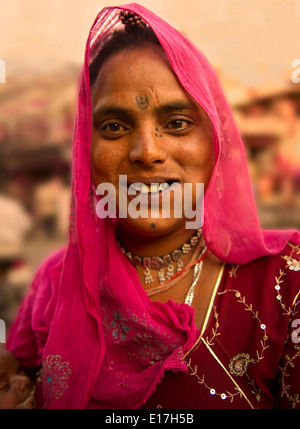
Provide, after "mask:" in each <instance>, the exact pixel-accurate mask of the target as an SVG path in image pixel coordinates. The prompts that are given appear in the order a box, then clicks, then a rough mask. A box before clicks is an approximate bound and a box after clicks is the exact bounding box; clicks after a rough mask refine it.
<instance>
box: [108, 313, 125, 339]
mask: <svg viewBox="0 0 300 429" xmlns="http://www.w3.org/2000/svg"><path fill="white" fill-rule="evenodd" d="M110 327H111V328H112V329H113V331H112V336H113V338H114V339H120V340H121V341H125V340H126V334H128V332H129V326H128V325H126V324H125V323H124V322H123V321H122V316H121V315H120V314H119V313H118V312H117V311H115V312H114V318H113V320H112V321H111V324H110Z"/></svg>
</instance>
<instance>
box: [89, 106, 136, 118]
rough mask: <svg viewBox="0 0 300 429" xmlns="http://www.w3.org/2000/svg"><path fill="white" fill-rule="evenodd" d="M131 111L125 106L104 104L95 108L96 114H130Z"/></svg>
mask: <svg viewBox="0 0 300 429" xmlns="http://www.w3.org/2000/svg"><path fill="white" fill-rule="evenodd" d="M129 113H130V109H127V108H124V107H116V106H103V107H98V108H96V109H95V110H94V112H93V114H94V116H96V117H98V116H103V115H128V114H129Z"/></svg>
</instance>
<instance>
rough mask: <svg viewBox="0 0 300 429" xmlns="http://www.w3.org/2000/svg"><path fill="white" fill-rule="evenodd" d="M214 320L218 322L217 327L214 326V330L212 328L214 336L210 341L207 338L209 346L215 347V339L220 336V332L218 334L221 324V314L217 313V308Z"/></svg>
mask: <svg viewBox="0 0 300 429" xmlns="http://www.w3.org/2000/svg"><path fill="white" fill-rule="evenodd" d="M213 310H214V318H215V320H216V322H215V326H214V328H212V336H211V338H210V339H208V337H206V342H207V344H209V345H210V346H213V345H214V339H215V338H216V337H217V336H218V335H220V332H218V328H219V326H220V324H219V314H218V313H217V311H216V307H214V309H213Z"/></svg>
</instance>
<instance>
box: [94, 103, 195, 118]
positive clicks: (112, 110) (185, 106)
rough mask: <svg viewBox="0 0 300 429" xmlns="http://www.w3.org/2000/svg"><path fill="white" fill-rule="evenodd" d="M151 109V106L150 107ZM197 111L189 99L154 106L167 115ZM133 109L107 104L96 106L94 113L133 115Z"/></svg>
mask: <svg viewBox="0 0 300 429" xmlns="http://www.w3.org/2000/svg"><path fill="white" fill-rule="evenodd" d="M150 109H151V108H150ZM182 110H185V111H187V110H188V111H194V112H195V111H197V110H198V109H197V106H196V105H195V104H193V103H191V102H189V101H174V102H169V103H165V104H163V105H161V106H157V107H155V108H154V112H155V113H156V114H159V115H166V114H170V113H173V112H176V111H182ZM131 112H132V111H131V109H128V108H125V107H117V106H113V105H111V106H110V105H106V106H100V107H96V108H95V110H94V112H93V115H94V116H95V117H101V116H105V115H116V116H118V115H122V116H130V115H131Z"/></svg>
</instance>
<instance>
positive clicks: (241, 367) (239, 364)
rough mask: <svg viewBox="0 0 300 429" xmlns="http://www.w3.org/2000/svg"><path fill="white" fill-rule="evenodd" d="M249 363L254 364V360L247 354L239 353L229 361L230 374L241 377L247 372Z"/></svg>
mask: <svg viewBox="0 0 300 429" xmlns="http://www.w3.org/2000/svg"><path fill="white" fill-rule="evenodd" d="M251 362H254V359H252V358H251V357H250V355H249V354H248V353H239V354H238V355H236V356H234V357H233V358H232V359H230V362H229V369H230V373H231V374H234V375H237V376H239V377H241V376H243V375H244V374H245V373H246V372H247V368H248V365H249V363H251Z"/></svg>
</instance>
